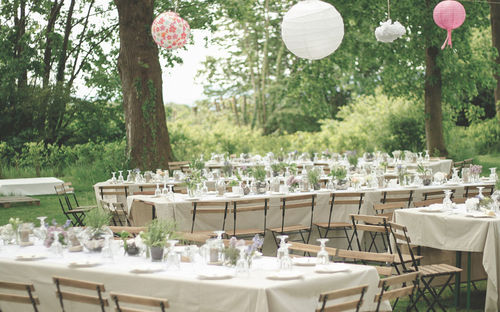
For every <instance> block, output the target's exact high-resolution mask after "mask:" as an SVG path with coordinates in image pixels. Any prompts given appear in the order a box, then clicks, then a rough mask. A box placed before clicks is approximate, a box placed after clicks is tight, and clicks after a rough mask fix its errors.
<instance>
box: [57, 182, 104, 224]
mask: <svg viewBox="0 0 500 312" xmlns="http://www.w3.org/2000/svg"><path fill="white" fill-rule="evenodd" d="M68 186H71V183H64V184H60V185H55V186H54V189H55V191H56V194H57V199H58V200H59V205H60V206H61V210H62V212H63V214H64V215H65V216H66V218H67V219H68V220H70V221H71V225H73V226H84V225H85V224H84V220H85V217H86V213H87V212H88V211H90V210H92V209H94V208H95V207H97V206H83V207H80V206H78V207H73V205H72V204H71V200H70V197H69V196H68V193H67V192H72V191H73V188H71V187H68ZM70 195H71V193H70ZM72 195H73V197H74V199H75V203H76V205H78V201H77V199H76V196H75V195H74V193H72Z"/></svg>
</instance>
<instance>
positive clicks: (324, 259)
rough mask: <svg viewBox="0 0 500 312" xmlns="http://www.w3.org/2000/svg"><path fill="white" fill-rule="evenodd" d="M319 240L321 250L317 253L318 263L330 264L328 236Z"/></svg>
mask: <svg viewBox="0 0 500 312" xmlns="http://www.w3.org/2000/svg"><path fill="white" fill-rule="evenodd" d="M317 241H318V242H319V243H320V244H321V247H320V251H318V254H317V255H316V259H317V263H318V264H328V263H330V256H329V255H328V252H327V251H326V249H325V247H326V245H325V244H326V242H327V241H329V239H328V238H318V239H317Z"/></svg>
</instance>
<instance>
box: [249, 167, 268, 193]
mask: <svg viewBox="0 0 500 312" xmlns="http://www.w3.org/2000/svg"><path fill="white" fill-rule="evenodd" d="M252 176H253V178H254V179H255V181H254V184H255V187H256V189H255V192H256V193H257V194H264V193H265V192H266V188H267V184H266V169H264V166H255V167H253V169H252Z"/></svg>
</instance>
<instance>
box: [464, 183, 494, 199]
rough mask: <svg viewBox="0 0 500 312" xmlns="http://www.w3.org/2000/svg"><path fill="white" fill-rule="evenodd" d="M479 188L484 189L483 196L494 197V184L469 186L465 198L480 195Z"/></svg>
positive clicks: (466, 188)
mask: <svg viewBox="0 0 500 312" xmlns="http://www.w3.org/2000/svg"><path fill="white" fill-rule="evenodd" d="M478 187H484V188H483V191H482V194H483V195H484V196H491V195H493V192H494V191H495V185H494V184H489V185H468V186H466V187H465V192H464V197H465V198H471V197H476V196H477V195H479V189H478Z"/></svg>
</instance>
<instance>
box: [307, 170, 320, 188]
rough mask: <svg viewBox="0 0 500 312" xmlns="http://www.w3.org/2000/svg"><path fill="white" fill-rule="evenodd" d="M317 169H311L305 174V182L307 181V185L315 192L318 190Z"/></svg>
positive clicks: (318, 172)
mask: <svg viewBox="0 0 500 312" xmlns="http://www.w3.org/2000/svg"><path fill="white" fill-rule="evenodd" d="M319 175H320V171H319V168H313V169H311V170H309V171H308V172H307V180H309V184H310V185H311V186H312V187H313V189H314V190H315V191H317V190H319V189H320V184H319Z"/></svg>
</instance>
